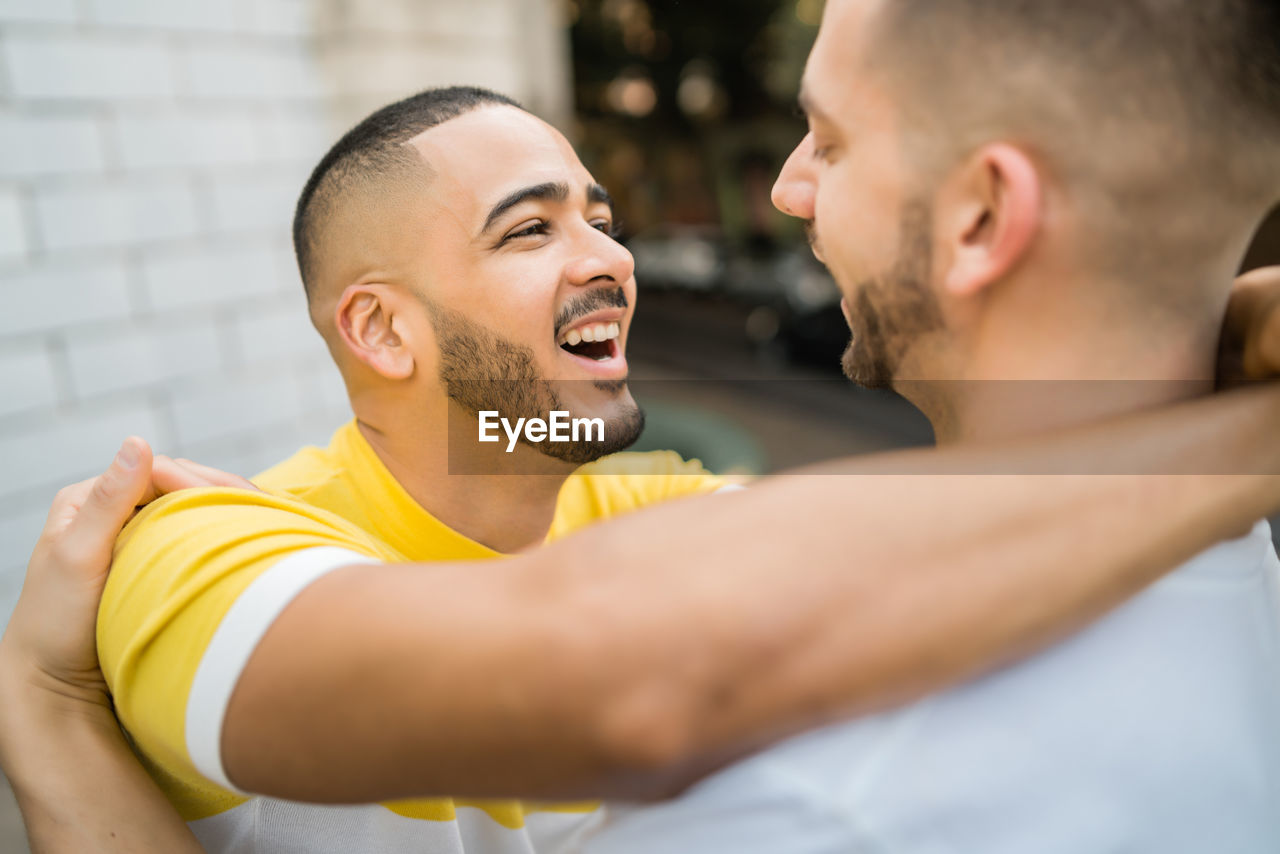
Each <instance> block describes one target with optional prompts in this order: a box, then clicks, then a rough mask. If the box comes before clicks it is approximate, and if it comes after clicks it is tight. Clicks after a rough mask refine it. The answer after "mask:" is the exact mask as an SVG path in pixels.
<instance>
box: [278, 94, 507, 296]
mask: <svg viewBox="0 0 1280 854" xmlns="http://www.w3.org/2000/svg"><path fill="white" fill-rule="evenodd" d="M489 105H504V106H508V107H515V108H517V109H524V108H523V107H522V106H521V105H520V104H519V103H517V102H516V101H515V100H513V99H511V98H508V97H507V96H506V95H500V94H499V93H497V92H492V91H490V90H488V89H481V88H478V87H475V86H449V87H444V88H439V89H427V90H426V91H424V92H419V93H418V94H416V95H411V96H409V97H408V98H404V99H402V100H400V101H396V102H395V103H394V104H388V105H387V106H385V107H383V108H382V109H380V110H378V111H377V112H375V113H373V114H372V115H370V116H368V117H367V118H366V119H364V121H362V122H360V123H359V124H358V125H356V126H355V127H353V128H352V129H351V130H349V131H347V132H346V133H345V134H343V136H342V138H341V139H339V140H338V141H337V143H335V144H334V146H333V147H332V148H330V149H329V151H328V152H327V153H326V154H325V156H324V157H322V158H321V159H320V162H319V164H317V165H316V168H315V169H313V170H312V171H311V177H310V178H308V179H307V183H306V186H304V187H303V188H302V195H300V196H299V197H298V205H297V207H296V208H295V210H294V214H293V251H294V254H295V255H296V256H297V259H298V273H299V274H300V275H301V276H302V285H303V287H304V288H305V289H306V292H307V299H308V300H310V299H311V297H312V293H313V290H314V287H315V283H314V278H315V255H316V251H317V241H318V238H319V234H320V231H321V228H320V226H321V223H322V222H323V220H324V219H325V214H326V212H327V211H329V210H332V208H333V206H334V205H335V204H338V203H340V199H341V196H342V194H343V191H344V190H346V189H347V188H348V187H351V186H353V185H356V184H361V183H365V182H367V181H369V180H371V179H374V178H376V177H378V176H380V175H382V174H385V173H387V172H390V171H393V170H394V169H397V168H402V167H403V166H404V165H406V164H409V163H413V162H414V158H415V157H416V155H415V154H414V153H412V152H407V151H405V150H404V148H403V147H402V146H403V144H404V143H406V142H408V141H409V140H411V139H413V138H414V137H415V136H417V135H418V134H420V133H422V132H423V131H425V130H428V129H429V128H433V127H435V126H436V125H439V124H442V123H444V122H447V121H449V120H450V119H453V118H457V117H458V116H461V115H463V114H464V113H469V112H471V111H472V110H475V109H477V108H479V107H484V106H489Z"/></svg>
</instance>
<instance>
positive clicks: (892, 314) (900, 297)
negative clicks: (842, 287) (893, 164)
mask: <svg viewBox="0 0 1280 854" xmlns="http://www.w3.org/2000/svg"><path fill="white" fill-rule="evenodd" d="M932 216H933V212H932V210H931V208H930V206H929V205H928V203H926V202H924V201H922V200H914V201H911V202H908V203H906V204H905V205H904V206H903V211H902V217H901V220H900V223H899V227H898V235H899V238H898V247H899V248H898V256H897V258H895V259H894V262H893V264H892V265H891V266H890V268H889V269H888V270H887V271H886V272H885V273H883V274H882V275H879V276H874V277H872V278H869V279H866V280H864V281H862V282H860V283H859V284H858V285H857V286H856V287H855V288H854V292H853V299H852V300H851V302H850V305H849V317H850V322H851V325H852V327H853V329H852V332H853V337H852V339H851V340H850V342H849V346H848V347H846V348H845V351H844V355H843V356H842V357H841V360H840V364H841V367H842V368H843V370H844V374H845V376H847V377H848V378H849V379H851V380H853V381H854V382H855V383H857V384H858V385H860V386H863V387H864V388H878V389H884V388H892V387H893V383H894V379H895V378H896V377H897V376H898V372H899V369H900V368H901V366H902V360H903V358H904V356H905V355H906V353H907V350H908V349H909V348H910V346H911V343H912V341H913V340H915V339H917V338H918V337H919V336H921V335H924V334H926V333H929V332H933V331H936V330H938V329H941V328H942V327H943V325H944V321H943V317H942V308H941V306H940V305H939V303H938V298H937V296H936V295H935V294H934V293H933V291H931V290H930V289H929V277H930V275H931V272H932V269H933V242H932V228H931V225H930V223H931V220H932Z"/></svg>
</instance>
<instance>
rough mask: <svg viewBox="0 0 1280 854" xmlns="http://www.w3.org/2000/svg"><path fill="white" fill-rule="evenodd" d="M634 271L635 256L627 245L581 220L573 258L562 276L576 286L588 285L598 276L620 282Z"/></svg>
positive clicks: (628, 278)
mask: <svg viewBox="0 0 1280 854" xmlns="http://www.w3.org/2000/svg"><path fill="white" fill-rule="evenodd" d="M635 270H636V263H635V259H634V258H632V257H631V253H630V252H629V251H627V247H625V246H623V245H622V244H621V243H619V242H618V241H616V240H614V239H613V238H612V237H610V236H609V235H607V234H605V233H604V232H603V231H601V230H600V229H598V228H595V227H594V226H591V225H588V224H586V223H584V224H583V226H582V228H581V229H578V233H577V234H576V235H575V238H574V247H573V257H572V259H571V260H570V261H569V263H568V265H566V267H565V276H566V278H568V280H569V282H570V283H571V284H575V285H587V284H590V283H591V282H594V281H595V280H596V279H599V278H609V279H613V280H614V281H615V282H617V283H618V284H622V283H623V282H626V281H629V280H630V279H631V277H632V275H633V274H634V273H635Z"/></svg>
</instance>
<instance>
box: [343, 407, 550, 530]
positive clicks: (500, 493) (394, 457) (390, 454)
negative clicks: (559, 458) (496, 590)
mask: <svg viewBox="0 0 1280 854" xmlns="http://www.w3.org/2000/svg"><path fill="white" fill-rule="evenodd" d="M441 423H442V424H443V419H441ZM356 424H357V426H358V428H359V430H360V433H361V435H363V436H364V438H365V440H366V441H367V442H368V443H369V446H370V447H371V448H373V451H374V453H375V454H377V455H378V459H380V460H381V461H382V463H383V465H385V466H386V467H387V470H388V471H389V472H390V473H391V476H392V477H394V478H395V479H396V480H397V481H398V482H399V483H400V485H401V486H402V487H404V489H405V491H406V492H408V493H409V495H410V496H411V497H412V498H413V500H414V501H416V502H417V503H418V504H419V505H420V506H421V507H422V508H423V509H424V510H426V511H427V512H428V513H430V514H431V515H432V516H434V517H435V518H437V519H439V520H440V521H441V522H443V523H444V524H445V525H448V526H449V527H450V528H452V529H453V530H455V531H457V532H458V533H460V534H462V535H464V536H466V537H468V538H470V539H472V540H475V541H476V542H478V543H480V544H482V545H485V546H488V547H489V548H491V549H493V550H495V551H498V552H503V553H510V552H516V551H519V550H521V549H523V548H527V547H530V546H535V545H538V544H540V543H541V542H542V541H543V540H545V539H546V536H547V532H548V531H549V530H550V528H551V523H552V520H553V519H554V518H555V510H556V499H557V497H558V496H559V494H560V487H561V486H562V485H563V484H564V481H565V479H566V478H567V477H568V476H569V474H570V473H571V472H572V471H573V466H571V465H568V464H559V463H557V462H556V461H548V462H546V463H543V462H542V461H541V460H536V459H535V460H526V461H525V462H526V463H527V465H526V466H525V468H524V469H523V470H520V471H519V472H518V473H511V472H512V469H511V467H510V464H508V465H506V466H505V467H503V468H499V467H497V466H493V465H489V466H486V465H485V464H484V463H483V462H482V461H476V460H466V461H463V460H452V461H451V460H450V456H449V455H450V449H449V447H448V439H447V433H448V431H447V430H444V429H431V430H426V429H418V430H414V429H412V428H408V427H405V426H403V425H399V426H397V427H393V426H392V425H391V423H388V422H385V421H383V422H379V421H378V420H377V419H376V418H371V419H369V420H365V419H364V418H361V417H357V420H356ZM521 453H522V454H525V453H536V452H532V451H529V449H521ZM451 462H452V463H453V466H452V467H453V469H454V471H455V473H454V474H450V468H451ZM503 462H504V463H505V462H507V461H503ZM458 471H467V472H480V473H478V474H472V473H468V474H458V473H456V472H458ZM531 472H538V473H531Z"/></svg>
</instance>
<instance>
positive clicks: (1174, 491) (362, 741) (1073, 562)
mask: <svg viewBox="0 0 1280 854" xmlns="http://www.w3.org/2000/svg"><path fill="white" fill-rule="evenodd" d="M1277 423H1280V389H1276V388H1274V387H1266V388H1254V389H1249V390H1247V391H1244V392H1237V393H1235V394H1232V395H1229V396H1226V397H1225V398H1219V399H1216V400H1210V401H1199V402H1195V403H1192V404H1187V405H1183V406H1179V407H1176V408H1174V409H1171V410H1166V411H1162V412H1159V413H1155V414H1147V415H1142V416H1139V417H1134V418H1130V419H1127V420H1126V421H1124V422H1122V423H1120V425H1119V426H1117V425H1116V424H1112V425H1110V426H1105V427H1098V428H1089V429H1087V430H1083V431H1078V432H1074V433H1072V434H1069V435H1066V434H1064V435H1062V436H1060V437H1058V438H1049V439H1041V440H1037V441H1035V442H1030V443H1026V444H1024V445H1021V446H1017V447H1004V448H1001V449H996V450H984V449H981V448H969V449H960V448H956V449H949V450H945V451H923V452H909V453H904V454H896V455H892V456H890V457H874V458H864V459H861V460H851V461H847V462H843V463H837V464H834V465H830V466H826V467H825V468H824V471H826V472H829V473H835V474H837V476H805V475H793V476H786V477H778V478H774V479H771V480H769V481H768V482H766V483H763V484H760V485H758V486H756V487H754V488H753V489H751V490H748V491H746V492H742V493H738V494H733V495H721V496H712V497H707V498H701V499H692V500H687V501H682V502H679V503H677V504H674V505H668V506H664V507H657V508H652V509H650V510H646V511H644V512H642V513H638V514H635V515H634V516H631V517H628V518H625V519H621V520H617V521H614V522H611V523H609V524H606V525H600V526H597V527H595V528H592V529H589V530H587V531H585V532H583V533H581V534H578V535H576V536H574V537H572V538H570V539H568V540H565V541H562V542H560V543H557V544H555V545H553V546H550V547H547V548H544V549H540V550H538V551H536V552H533V553H530V554H527V555H523V556H520V557H517V558H513V559H511V560H508V561H504V562H501V563H498V564H492V565H489V566H486V567H485V568H484V570H483V571H477V569H476V567H475V565H474V564H424V565H388V566H376V567H354V568H349V569H346V570H342V571H339V572H336V573H333V574H331V575H329V576H327V577H325V578H323V579H321V580H319V581H317V582H316V583H314V584H313V585H312V586H311V587H309V588H308V589H307V590H305V591H304V592H303V593H302V594H301V595H300V596H299V597H298V598H297V599H296V600H295V601H294V602H293V603H292V604H291V605H290V606H289V607H288V608H287V609H286V610H285V611H284V613H283V614H282V615H281V616H280V618H279V619H278V620H277V621H276V623H275V624H274V625H273V626H272V628H271V629H270V630H269V631H268V633H267V635H266V636H265V638H264V639H263V641H262V643H261V644H260V645H259V647H258V649H257V651H256V652H255V653H254V655H253V657H252V658H251V660H250V662H249V665H248V667H247V668H246V670H245V672H244V674H243V675H242V677H241V679H240V681H239V684H238V687H237V689H236V691H235V694H234V696H233V698H232V701H231V704H230V707H229V709H228V714H227V718H226V724H225V728H224V730H223V741H222V751H223V759H224V763H225V766H226V768H227V770H228V773H229V775H230V776H231V778H232V780H233V781H235V782H236V783H237V784H238V785H241V786H243V787H246V788H247V789H249V790H251V791H257V792H263V793H268V794H272V795H276V796H282V797H291V798H300V799H305V800H318V801H333V800H376V799H383V798H389V797H394V796H407V795H410V794H442V793H452V794H468V795H499V794H517V793H518V794H524V795H538V796H563V795H570V794H579V793H584V794H585V793H588V792H590V793H593V794H597V795H598V794H601V793H607V794H612V795H628V796H646V795H656V794H661V793H665V792H668V791H670V790H671V787H673V786H678V785H680V784H681V783H684V782H687V781H688V780H689V779H690V777H691V776H693V775H696V774H698V773H700V772H704V771H706V770H709V768H710V767H713V766H715V765H717V764H720V763H723V762H724V761H726V760H727V759H729V758H731V757H733V756H735V755H737V754H740V753H742V752H744V751H747V750H749V749H750V748H752V747H754V746H757V745H759V744H760V743H761V742H763V741H765V740H769V739H772V738H775V737H778V736H780V735H782V734H784V733H787V732H792V731H795V730H797V729H800V728H803V727H805V726H807V725H813V724H815V723H818V722H820V721H826V720H830V719H832V718H833V717H837V716H844V715H848V714H851V713H857V712H859V711H865V710H868V709H873V708H877V707H882V706H884V705H886V704H891V703H897V702H901V701H904V700H907V699H909V698H912V697H915V696H918V695H920V694H921V693H923V692H926V691H929V690H933V689H937V688H940V687H942V686H945V685H947V684H950V683H952V682H954V681H956V680H959V679H963V678H966V677H969V676H972V675H974V674H975V673H977V672H980V671H981V670H983V669H986V668H990V667H992V666H995V665H998V664H1000V663H1002V662H1006V661H1008V660H1010V659H1012V658H1014V657H1016V656H1019V655H1024V654H1026V653H1028V652H1030V651H1032V650H1034V649H1037V648H1039V647H1041V646H1043V645H1044V644H1046V643H1049V642H1051V641H1052V640H1054V639H1055V638H1057V637H1060V636H1061V635H1062V634H1063V633H1065V632H1069V631H1071V630H1072V629H1075V628H1078V627H1080V626H1081V625H1083V624H1085V623H1086V622H1087V621H1089V620H1091V619H1093V618H1095V617H1097V616H1098V615H1100V614H1101V613H1103V612H1104V611H1105V610H1107V609H1108V608H1110V607H1112V606H1114V605H1115V604H1117V603H1118V602H1120V601H1122V600H1123V599H1125V598H1126V597H1128V596H1130V595H1132V594H1133V593H1134V592H1136V591H1137V590H1139V589H1140V588H1142V587H1143V586H1144V585H1146V584H1148V583H1149V582H1151V581H1152V580H1153V579H1155V578H1157V577H1159V576H1160V575H1161V574H1162V573H1164V572H1165V571H1167V570H1169V569H1171V568H1172V567H1174V566H1175V565H1177V564H1179V563H1181V562H1183V561H1184V560H1186V559H1188V558H1190V557H1191V556H1192V555H1194V554H1195V553H1197V552H1198V551H1201V550H1203V549H1205V548H1207V547H1209V546H1210V545H1212V544H1213V543H1215V542H1217V541H1218V540H1220V539H1222V538H1224V537H1227V536H1231V535H1234V534H1238V533H1240V532H1241V531H1242V529H1244V528H1245V527H1247V525H1248V523H1249V522H1251V521H1252V520H1254V519H1257V518H1259V517H1261V516H1264V515H1266V513H1267V512H1269V511H1271V510H1273V509H1275V508H1276V507H1277V506H1280V476H1276V474H1274V473H1280V435H1278V434H1277V433H1276V431H1275V429H1274V426H1275V425H1276V424H1277ZM1155 437H1158V439H1157V438H1155ZM1104 449H1105V450H1104ZM1103 453H1110V454H1114V455H1115V457H1114V460H1113V462H1115V461H1119V462H1122V463H1123V466H1124V468H1123V469H1121V470H1123V471H1126V472H1135V474H1126V475H1107V476H1082V475H1076V476H1065V475H1063V476H1057V475H1045V474H1037V473H1036V472H1046V471H1050V472H1051V471H1059V470H1065V471H1070V470H1073V469H1072V468H1071V467H1072V466H1075V465H1078V464H1079V461H1080V460H1081V459H1088V460H1095V461H1096V460H1098V455H1099V454H1103ZM1189 459H1190V460H1194V461H1195V468H1194V469H1193V471H1197V472H1208V474H1204V473H1199V474H1186V475H1176V474H1162V473H1167V472H1177V471H1185V470H1187V469H1186V465H1187V460H1189ZM997 464H998V466H999V467H998V468H996V469H993V468H992V466H993V465H997ZM1100 464H1101V465H1103V466H1105V465H1106V460H1102V461H1101V463H1100ZM1011 468H1013V469H1015V470H1024V471H1029V472H1033V473H1032V474H1025V475H1005V476H1000V475H975V474H967V475H964V476H960V475H956V476H950V477H939V476H937V475H938V473H940V472H947V471H953V472H974V471H979V472H981V471H992V470H999V471H1009V470H1011ZM1113 470H1114V469H1113ZM1244 471H1256V472H1266V473H1270V474H1266V475H1247V474H1236V475H1227V474H1213V473H1214V472H1244ZM912 472H919V473H922V474H926V475H931V476H928V477H920V476H915V475H913V474H912ZM444 591H447V595H442V592H444ZM424 651H442V653H441V654H438V655H432V654H425V653H424Z"/></svg>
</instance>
